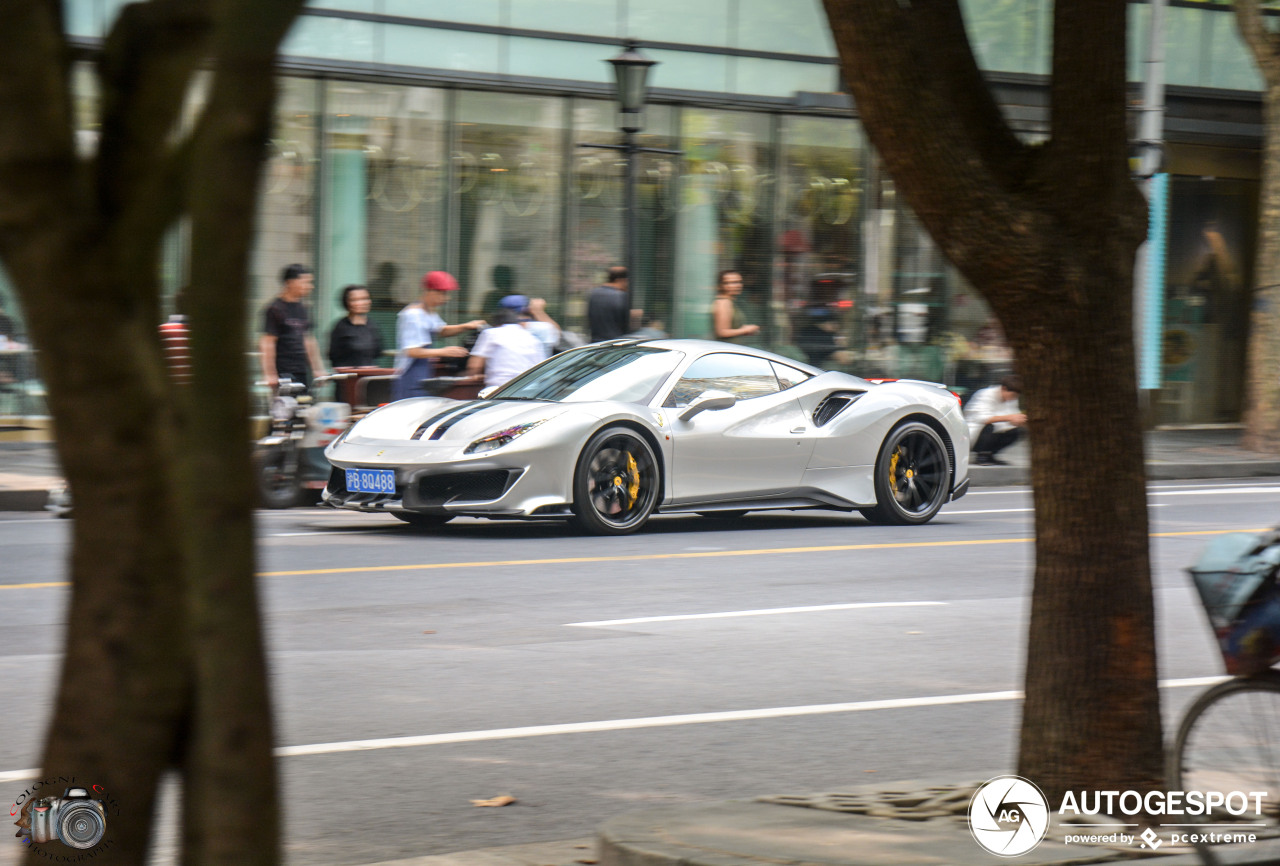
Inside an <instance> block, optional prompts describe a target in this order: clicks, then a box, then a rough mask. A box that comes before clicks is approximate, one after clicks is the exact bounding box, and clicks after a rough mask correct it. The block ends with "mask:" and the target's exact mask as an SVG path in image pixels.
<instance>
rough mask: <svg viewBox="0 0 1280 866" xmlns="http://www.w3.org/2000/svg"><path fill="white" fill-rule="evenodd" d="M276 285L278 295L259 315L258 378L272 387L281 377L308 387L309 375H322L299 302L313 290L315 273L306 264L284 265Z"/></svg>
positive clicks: (308, 320) (317, 349)
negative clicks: (259, 360) (260, 326)
mask: <svg viewBox="0 0 1280 866" xmlns="http://www.w3.org/2000/svg"><path fill="white" fill-rule="evenodd" d="M280 282H281V289H280V295H279V296H278V297H277V298H276V299H275V300H274V301H272V302H271V303H270V304H268V305H267V309H266V310H265V312H264V315H263V326H262V338H261V340H259V342H258V347H259V349H260V351H261V359H262V377H263V378H264V379H266V380H267V385H269V386H270V387H272V388H275V387H276V386H277V385H279V384H280V379H281V378H285V377H287V378H289V379H292V380H293V381H295V382H301V383H302V384H303V385H304V386H306V387H308V388H310V387H311V382H312V376H313V375H314V376H321V375H323V374H324V362H323V361H321V360H320V346H319V344H318V343H317V342H316V338H315V335H314V334H312V333H311V317H310V315H309V314H308V313H307V307H306V305H305V304H304V303H303V301H304V300H305V299H306V298H307V296H308V295H310V294H311V291H312V290H313V289H314V288H315V274H314V273H313V272H312V270H311V268H309V267H307V266H306V265H298V264H293V265H287V266H286V267H285V268H284V270H283V271H281V272H280Z"/></svg>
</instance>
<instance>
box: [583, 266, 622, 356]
mask: <svg viewBox="0 0 1280 866" xmlns="http://www.w3.org/2000/svg"><path fill="white" fill-rule="evenodd" d="M627 285H628V281H627V269H626V268H624V267H622V266H620V265H614V266H613V267H611V268H609V274H608V279H606V280H605V282H604V284H603V285H599V286H596V287H595V288H594V289H592V290H591V294H590V295H588V296H587V330H588V331H590V332H591V342H593V343H598V342H600V341H601V340H616V339H617V338H618V337H621V336H623V335H625V334H626V333H627V332H629V331H630V330H631V317H632V310H631V299H630V297H629V296H628V294H627Z"/></svg>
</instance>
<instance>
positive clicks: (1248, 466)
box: [0, 427, 1280, 511]
mask: <svg viewBox="0 0 1280 866" xmlns="http://www.w3.org/2000/svg"><path fill="white" fill-rule="evenodd" d="M1240 432H1241V431H1240V430H1239V429H1238V428H1231V427H1228V428H1209V429H1192V430H1153V431H1151V432H1149V433H1147V477H1148V478H1150V479H1151V480H1153V481H1172V480H1182V479H1193V478H1251V477H1260V476H1280V455H1277V454H1258V453H1255V452H1252V451H1245V450H1244V449H1242V448H1241V447H1240ZM1000 457H1001V458H1002V459H1006V460H1008V461H1009V465H1008V466H973V467H971V469H970V477H971V478H972V479H973V487H998V486H1002V485H1008V484H1029V483H1030V481H1031V474H1030V470H1029V466H1030V457H1031V452H1030V449H1029V448H1028V446H1027V444H1026V442H1025V441H1023V442H1019V443H1018V444H1016V445H1014V446H1013V447H1011V448H1008V449H1007V450H1005V451H1002V452H1000ZM61 483H62V476H61V475H60V473H59V469H58V459H57V455H56V454H54V450H53V444H52V443H51V442H0V511H40V510H41V509H43V508H44V506H45V503H46V502H47V501H48V494H49V489H50V488H52V487H56V486H58V485H60V484H61Z"/></svg>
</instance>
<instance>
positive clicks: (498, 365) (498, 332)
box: [467, 295, 559, 388]
mask: <svg viewBox="0 0 1280 866" xmlns="http://www.w3.org/2000/svg"><path fill="white" fill-rule="evenodd" d="M534 300H535V301H537V302H538V304H539V305H540V306H539V309H540V312H541V313H542V315H543V316H544V317H546V319H547V321H550V318H549V317H547V316H546V310H545V307H544V306H542V299H541V298H535V299H534ZM530 307H531V305H530V303H529V299H528V298H526V297H525V296H524V295H507V296H506V297H505V298H503V299H502V300H501V301H499V302H498V312H496V313H494V314H493V315H492V316H490V317H489V324H490V326H491V327H490V328H489V330H487V331H484V332H483V333H481V334H480V337H479V339H477V340H476V344H475V345H474V346H472V347H471V357H470V358H469V359H468V360H467V374H468V375H470V376H478V375H480V374H481V373H483V374H484V384H485V387H486V388H493V387H496V386H498V385H503V384H506V383H507V382H509V381H511V380H512V379H514V378H515V377H516V376H518V375H520V374H521V373H523V372H524V371H525V370H527V369H529V368H530V367H532V366H533V365H535V364H538V363H540V362H542V361H545V360H546V359H547V358H549V357H550V356H551V352H550V349H549V348H548V346H547V344H546V343H545V342H544V340H543V339H541V338H540V337H539V336H538V335H536V334H535V333H534V330H533V327H532V326H535V325H542V326H546V322H544V321H540V320H532V321H529V322H527V323H526V322H525V321H524V320H525V318H526V311H529V310H530ZM550 327H551V328H552V329H553V330H555V334H556V338H557V339H558V338H559V331H558V329H555V328H554V323H552V324H551V326H550Z"/></svg>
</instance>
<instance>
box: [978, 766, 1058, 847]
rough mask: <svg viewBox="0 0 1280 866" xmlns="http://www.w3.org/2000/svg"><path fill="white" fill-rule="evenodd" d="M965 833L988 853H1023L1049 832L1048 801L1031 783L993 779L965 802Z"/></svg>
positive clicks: (1013, 777) (1015, 779) (999, 778)
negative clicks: (966, 827) (970, 834)
mask: <svg viewBox="0 0 1280 866" xmlns="http://www.w3.org/2000/svg"><path fill="white" fill-rule="evenodd" d="M969 830H970V832H972V833H973V838H974V839H975V840H976V841H977V843H978V844H979V845H981V846H982V847H983V848H985V849H987V850H988V851H990V852H991V853H992V854H996V855H999V856H1000V857H1017V856H1018V855H1020V854H1026V853H1027V852H1028V851H1030V850H1031V849H1032V848H1034V847H1036V846H1037V845H1039V844H1040V840H1042V839H1044V834H1045V833H1046V832H1048V830H1049V801H1048V800H1046V799H1045V797H1044V792H1042V791H1041V790H1040V789H1039V788H1038V787H1036V785H1035V783H1034V782H1030V781H1028V780H1026V779H1024V778H1022V777H1021V776H996V777H995V778H994V779H991V780H990V781H988V782H986V783H984V784H983V785H982V787H980V788H978V790H977V791H976V792H975V793H974V795H973V799H972V800H970V801H969Z"/></svg>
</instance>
